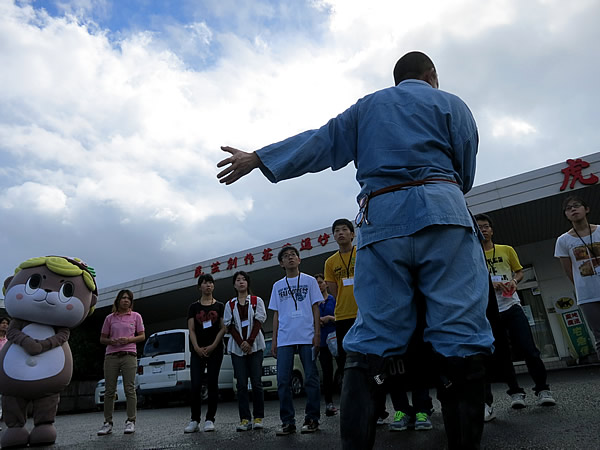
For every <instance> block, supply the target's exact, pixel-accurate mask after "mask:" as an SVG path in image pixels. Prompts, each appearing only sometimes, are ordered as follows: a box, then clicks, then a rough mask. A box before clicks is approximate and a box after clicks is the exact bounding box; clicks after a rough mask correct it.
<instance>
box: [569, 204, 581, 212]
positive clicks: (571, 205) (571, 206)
mask: <svg viewBox="0 0 600 450" xmlns="http://www.w3.org/2000/svg"><path fill="white" fill-rule="evenodd" d="M581 206H583V205H582V204H581V203H571V204H570V205H567V206H566V207H565V211H569V210H570V209H577V208H580V207H581Z"/></svg>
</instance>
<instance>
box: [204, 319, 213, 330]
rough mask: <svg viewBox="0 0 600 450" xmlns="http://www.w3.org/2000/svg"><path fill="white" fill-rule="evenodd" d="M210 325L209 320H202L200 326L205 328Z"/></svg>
mask: <svg viewBox="0 0 600 450" xmlns="http://www.w3.org/2000/svg"><path fill="white" fill-rule="evenodd" d="M210 327H212V322H211V321H210V320H205V321H204V322H202V328H204V329H206V328H210Z"/></svg>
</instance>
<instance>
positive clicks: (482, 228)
mask: <svg viewBox="0 0 600 450" xmlns="http://www.w3.org/2000/svg"><path fill="white" fill-rule="evenodd" d="M490 228H492V227H491V226H490V225H479V229H480V230H489V229H490Z"/></svg>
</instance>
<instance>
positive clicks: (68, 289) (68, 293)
mask: <svg viewBox="0 0 600 450" xmlns="http://www.w3.org/2000/svg"><path fill="white" fill-rule="evenodd" d="M74 293H75V287H74V286H73V283H71V282H69V281H67V282H66V283H65V284H63V285H62V286H61V287H60V291H58V299H59V300H60V301H61V302H63V303H66V302H68V301H69V300H71V297H73V294H74Z"/></svg>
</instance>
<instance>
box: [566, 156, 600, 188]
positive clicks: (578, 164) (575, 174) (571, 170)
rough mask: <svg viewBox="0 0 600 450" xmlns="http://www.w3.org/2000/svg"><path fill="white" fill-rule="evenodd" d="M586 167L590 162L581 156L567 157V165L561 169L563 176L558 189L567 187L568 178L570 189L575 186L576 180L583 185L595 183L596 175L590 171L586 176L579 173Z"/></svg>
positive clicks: (596, 180)
mask: <svg viewBox="0 0 600 450" xmlns="http://www.w3.org/2000/svg"><path fill="white" fill-rule="evenodd" d="M588 167H590V163H589V162H587V161H584V160H583V159H581V158H577V159H567V167H565V168H564V169H562V170H561V172H562V173H563V174H564V176H565V177H564V179H563V184H562V186H561V187H560V190H561V191H564V190H565V189H566V188H567V185H569V180H571V184H570V186H569V188H570V189H573V188H575V183H576V182H577V181H579V182H580V183H581V184H585V185H590V184H596V183H597V182H598V177H597V176H596V175H594V174H593V173H590V174H589V175H588V176H587V177H585V176H583V174H582V173H581V170H582V169H587V168H588Z"/></svg>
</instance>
